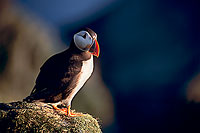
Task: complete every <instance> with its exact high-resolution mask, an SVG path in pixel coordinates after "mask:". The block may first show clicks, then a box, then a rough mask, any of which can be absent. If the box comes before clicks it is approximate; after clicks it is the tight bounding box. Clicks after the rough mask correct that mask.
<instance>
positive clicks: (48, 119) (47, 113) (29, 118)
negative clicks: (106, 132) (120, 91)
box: [0, 102, 101, 133]
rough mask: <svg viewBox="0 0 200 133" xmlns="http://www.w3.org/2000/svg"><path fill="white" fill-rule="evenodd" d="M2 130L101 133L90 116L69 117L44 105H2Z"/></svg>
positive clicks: (18, 103)
mask: <svg viewBox="0 0 200 133" xmlns="http://www.w3.org/2000/svg"><path fill="white" fill-rule="evenodd" d="M0 129H1V130H2V131H5V132H10V131H11V132H25V131H26V132H43V131H45V132H46V131H48V132H94V133H98V132H101V129H100V126H99V124H98V121H97V120H96V119H95V118H93V117H92V116H91V115H89V114H84V115H83V116H78V117H67V116H66V115H65V113H64V112H61V111H57V110H54V109H53V108H52V107H51V106H50V105H46V104H43V103H26V102H14V103H8V104H3V103H0Z"/></svg>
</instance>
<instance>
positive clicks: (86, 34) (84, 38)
mask: <svg viewBox="0 0 200 133" xmlns="http://www.w3.org/2000/svg"><path fill="white" fill-rule="evenodd" d="M73 39H74V43H75V45H76V47H77V48H78V49H80V50H81V51H88V52H90V53H91V54H93V55H95V56H96V57H98V56H99V53H100V48H99V44H98V42H97V34H96V33H95V32H94V31H93V30H91V29H89V28H85V29H83V30H81V31H79V32H78V33H76V34H75V35H74V38H73Z"/></svg>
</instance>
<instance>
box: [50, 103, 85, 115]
mask: <svg viewBox="0 0 200 133" xmlns="http://www.w3.org/2000/svg"><path fill="white" fill-rule="evenodd" d="M52 106H53V108H54V109H56V110H60V111H63V112H65V113H66V115H67V116H70V117H75V116H82V114H79V113H72V112H71V109H70V108H71V106H70V105H68V106H67V108H62V109H60V108H58V107H57V106H55V105H52Z"/></svg>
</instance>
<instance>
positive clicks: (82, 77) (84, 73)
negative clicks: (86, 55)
mask: <svg viewBox="0 0 200 133" xmlns="http://www.w3.org/2000/svg"><path fill="white" fill-rule="evenodd" d="M93 67H94V64H93V55H92V56H91V58H90V59H89V60H87V61H83V65H82V68H81V72H80V74H79V77H78V78H79V79H78V82H77V86H76V88H74V89H73V92H72V93H71V94H70V96H69V97H68V98H67V99H68V100H67V101H68V102H69V103H67V104H68V105H70V104H71V100H72V99H73V97H74V96H75V95H76V93H77V92H78V91H79V90H80V89H81V87H82V86H83V85H84V84H85V82H86V81H87V80H88V78H89V77H90V76H91V74H92V72H93Z"/></svg>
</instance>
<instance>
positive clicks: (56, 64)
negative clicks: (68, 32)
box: [23, 28, 100, 116]
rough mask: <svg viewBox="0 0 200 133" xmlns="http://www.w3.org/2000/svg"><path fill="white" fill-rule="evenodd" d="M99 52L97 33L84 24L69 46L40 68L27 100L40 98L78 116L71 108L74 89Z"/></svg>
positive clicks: (77, 86)
mask: <svg viewBox="0 0 200 133" xmlns="http://www.w3.org/2000/svg"><path fill="white" fill-rule="evenodd" d="M99 53H100V48H99V44H98V41H97V34H96V33H95V32H94V31H93V30H92V29H90V28H84V29H82V30H80V31H79V32H77V33H76V34H74V36H73V38H72V40H71V43H70V46H69V48H68V49H66V50H64V51H62V52H60V53H57V54H55V55H53V56H51V57H50V58H49V59H47V61H46V62H45V63H44V64H43V65H42V67H41V68H40V72H39V74H38V76H37V78H36V81H35V86H34V88H33V90H32V91H31V93H30V95H29V96H28V97H26V98H25V99H23V101H26V102H43V103H47V104H50V105H52V107H53V108H54V109H56V110H61V111H64V112H65V113H66V115H67V116H78V115H79V114H78V113H72V112H71V111H70V107H71V102H72V99H73V98H74V96H75V95H76V94H77V92H78V91H79V90H80V89H81V88H82V87H83V85H84V84H85V83H86V81H87V80H88V79H89V78H90V76H91V75H92V72H93V69H94V62H93V56H96V57H98V56H99Z"/></svg>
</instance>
